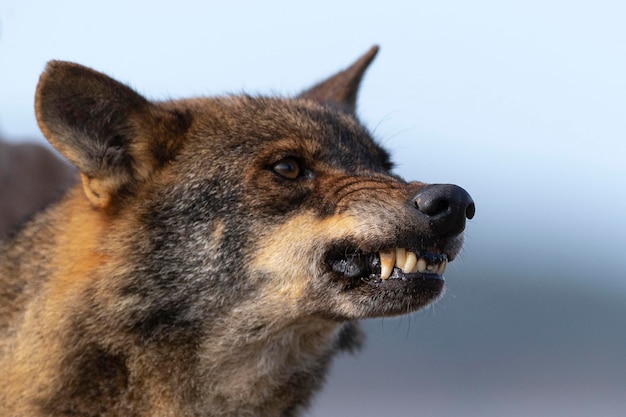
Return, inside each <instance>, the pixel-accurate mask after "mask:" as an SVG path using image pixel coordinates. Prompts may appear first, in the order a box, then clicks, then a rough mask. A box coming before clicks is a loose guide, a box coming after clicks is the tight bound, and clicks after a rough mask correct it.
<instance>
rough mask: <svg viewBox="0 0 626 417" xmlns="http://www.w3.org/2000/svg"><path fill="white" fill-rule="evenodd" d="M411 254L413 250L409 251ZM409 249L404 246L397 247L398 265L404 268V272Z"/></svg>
mask: <svg viewBox="0 0 626 417" xmlns="http://www.w3.org/2000/svg"><path fill="white" fill-rule="evenodd" d="M408 253H409V254H411V252H408ZM406 255H407V251H406V249H404V248H396V267H398V268H400V269H402V271H403V272H404V265H405V264H406Z"/></svg>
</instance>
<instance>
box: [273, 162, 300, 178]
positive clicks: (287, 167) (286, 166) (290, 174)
mask: <svg viewBox="0 0 626 417" xmlns="http://www.w3.org/2000/svg"><path fill="white" fill-rule="evenodd" d="M272 169H273V170H274V172H275V173H277V174H278V175H280V176H281V177H285V178H287V179H290V180H295V179H296V178H298V177H299V176H300V172H301V171H302V170H301V169H300V164H299V163H298V161H296V160H295V159H294V158H285V159H281V160H280V161H278V162H276V163H275V164H274V166H273V167H272Z"/></svg>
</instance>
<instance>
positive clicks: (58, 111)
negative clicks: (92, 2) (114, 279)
mask: <svg viewBox="0 0 626 417" xmlns="http://www.w3.org/2000/svg"><path fill="white" fill-rule="evenodd" d="M35 111H36V114H37V121H38V123H39V127H40V128H41V130H42V131H43V133H44V135H45V136H46V137H47V138H48V140H49V141H50V143H51V144H52V145H53V146H54V147H55V148H56V149H57V150H58V151H59V152H60V153H62V154H63V155H64V156H65V157H66V158H67V159H69V160H70V161H71V162H72V163H73V164H74V165H76V167H77V168H78V169H79V170H80V173H81V179H82V182H83V186H84V189H85V193H86V194H87V197H88V198H89V200H90V201H91V202H92V204H93V205H95V206H97V207H103V208H106V207H108V206H109V205H110V203H111V202H112V201H114V200H115V198H116V197H118V196H121V195H122V194H123V193H125V192H129V191H132V189H133V187H134V186H135V185H136V184H137V183H138V182H140V181H142V180H145V179H146V178H147V177H148V176H149V175H150V174H151V173H152V172H153V171H154V170H155V169H156V168H158V167H159V166H161V165H163V164H164V163H165V162H167V161H168V160H169V159H171V158H172V157H173V156H174V155H175V152H176V150H177V149H178V147H179V144H180V142H181V137H182V133H184V130H186V129H187V128H188V126H189V123H190V120H189V119H190V116H189V115H186V114H183V113H181V112H176V111H171V110H166V109H164V108H162V107H160V106H158V105H156V104H152V103H150V102H149V101H148V100H146V99H145V98H144V97H142V96H141V95H139V94H138V93H136V92H135V91H133V90H132V89H131V88H129V87H127V86H126V85H124V84H121V83H119V82H117V81H115V80H113V79H112V78H110V77H108V76H106V75H104V74H101V73H99V72H96V71H94V70H92V69H90V68H87V67H83V66H81V65H78V64H74V63H70V62H61V61H51V62H50V63H48V66H47V67H46V70H45V71H44V73H43V74H42V75H41V78H40V80H39V84H38V86H37V93H36V97H35Z"/></svg>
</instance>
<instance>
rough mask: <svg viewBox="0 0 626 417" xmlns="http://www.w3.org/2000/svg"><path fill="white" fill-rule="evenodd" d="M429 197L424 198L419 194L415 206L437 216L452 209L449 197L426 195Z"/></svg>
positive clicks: (423, 211)
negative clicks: (430, 196)
mask: <svg viewBox="0 0 626 417" xmlns="http://www.w3.org/2000/svg"><path fill="white" fill-rule="evenodd" d="M425 197H427V198H422V197H421V196H418V197H417V198H416V199H415V207H417V209H418V210H419V211H421V212H422V213H424V214H427V215H429V216H436V215H438V214H441V213H445V212H446V211H448V210H449V209H450V202H449V201H448V199H447V198H444V197H441V198H428V197H429V196H425Z"/></svg>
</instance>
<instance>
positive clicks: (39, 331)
mask: <svg viewBox="0 0 626 417" xmlns="http://www.w3.org/2000/svg"><path fill="white" fill-rule="evenodd" d="M377 51H378V47H373V48H372V49H371V50H369V51H368V52H367V53H366V54H364V55H363V56H361V57H360V58H359V59H358V60H357V61H356V62H354V63H353V64H352V65H351V66H349V67H348V68H346V69H344V70H343V71H340V72H338V73H337V74H335V75H333V76H331V77H330V78H328V79H326V80H324V81H322V82H320V83H318V84H316V85H314V86H313V87H311V88H309V89H306V90H304V91H303V92H302V93H301V94H299V95H297V96H296V97H289V98H286V97H275V96H250V95H231V96H220V97H208V98H207V97H204V98H191V99H180V100H170V101H160V102H156V101H149V100H148V99H146V98H145V97H143V96H142V95H140V94H139V93H138V92H136V91H135V90H133V89H131V88H130V87H128V86H127V85H125V84H123V83H120V82H118V81H116V80H113V79H112V78H110V77H108V76H107V75H104V74H102V73H100V72H97V71H95V70H93V69H90V68H87V67H84V66H81V65H78V64H75V63H69V62H59V61H52V62H50V63H48V65H47V67H46V69H45V71H44V72H43V74H42V75H41V78H40V80H39V84H38V86H37V91H36V97H35V111H36V116H37V120H38V123H39V126H40V128H41V130H42V132H43V133H44V135H45V136H46V138H47V139H48V140H49V142H50V143H51V144H52V145H53V146H54V147H55V148H56V149H57V150H58V151H59V152H60V153H61V154H62V155H64V156H65V157H66V158H67V159H68V160H69V161H70V162H71V163H72V164H73V165H75V166H76V168H77V169H78V171H79V176H80V180H78V181H77V183H76V185H75V186H73V187H72V188H70V189H69V190H68V191H67V194H66V195H65V196H64V197H63V198H62V199H61V200H60V201H58V202H57V203H55V204H53V205H52V206H50V207H49V208H47V209H46V210H44V211H43V212H41V213H40V214H38V215H37V216H36V217H35V218H34V219H33V220H32V221H30V222H29V223H28V224H27V225H26V226H25V227H24V228H23V229H22V230H21V232H20V233H19V234H17V236H15V237H14V238H13V239H12V240H10V241H8V242H7V243H6V244H4V245H3V246H2V248H1V249H0V369H2V372H0V415H2V416H11V417H27V416H28V417H43V416H84V417H87V416H90V417H92V416H106V417H122V416H123V417H147V416H150V417H154V416H159V417H160V416H163V417H174V416H177V417H183V416H184V417H191V416H282V417H288V416H298V415H301V413H302V412H303V410H305V409H306V408H307V407H308V406H309V404H310V403H311V399H312V397H313V395H314V394H315V393H316V392H317V391H318V390H319V389H320V387H321V385H322V383H323V381H324V378H325V376H326V374H327V372H328V370H329V367H330V365H331V362H332V359H333V357H334V356H335V355H336V354H337V353H338V352H342V351H348V352H350V351H355V350H356V349H358V347H359V346H360V344H361V342H362V334H361V331H360V328H359V325H358V321H359V320H360V319H364V318H370V317H383V316H394V315H400V314H406V313H410V312H413V311H416V310H418V309H420V308H422V307H424V306H426V305H428V304H429V303H431V302H433V301H434V300H436V299H437V298H438V297H440V295H441V294H442V292H443V290H444V286H445V285H444V279H443V274H444V272H445V269H446V265H447V263H448V262H450V261H452V260H453V259H454V258H455V257H456V256H457V254H458V253H459V251H460V249H461V246H462V243H463V231H464V229H465V226H466V221H467V219H471V218H472V217H473V216H474V212H475V206H474V202H473V201H472V198H471V197H470V195H469V194H468V193H467V192H466V191H465V190H464V189H462V188H460V187H458V186H456V185H451V184H425V183H422V182H417V181H410V182H409V181H405V180H403V179H402V178H400V177H399V176H398V175H396V174H394V173H393V171H392V168H393V164H392V162H391V159H390V156H389V154H388V152H387V151H385V150H384V149H383V148H382V147H381V146H380V145H379V144H378V143H377V142H376V141H375V140H374V138H373V137H372V135H371V134H370V133H369V132H368V130H367V129H366V128H365V127H364V126H363V125H362V124H361V123H360V122H359V120H358V118H357V116H356V114H355V113H356V101H357V93H358V89H359V85H360V83H361V80H362V78H363V75H364V73H365V71H366V69H367V67H368V66H369V64H370V62H371V61H372V60H373V59H374V57H375V55H376V53H377Z"/></svg>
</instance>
